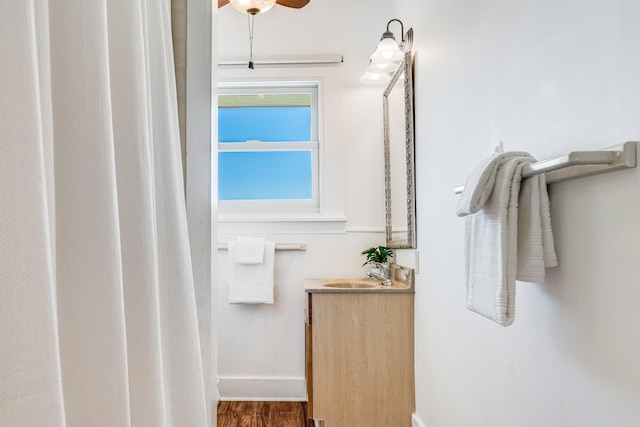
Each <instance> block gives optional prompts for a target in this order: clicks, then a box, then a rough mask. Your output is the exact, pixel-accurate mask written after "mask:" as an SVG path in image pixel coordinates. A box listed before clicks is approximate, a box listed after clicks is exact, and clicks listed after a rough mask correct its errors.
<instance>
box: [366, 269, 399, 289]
mask: <svg viewBox="0 0 640 427" xmlns="http://www.w3.org/2000/svg"><path fill="white" fill-rule="evenodd" d="M367 276H369V277H371V278H372V279H376V280H379V281H380V283H382V285H383V286H392V285H393V282H392V281H391V279H387V278H386V277H384V276H383V275H381V274H378V273H373V272H371V271H370V272H368V273H367Z"/></svg>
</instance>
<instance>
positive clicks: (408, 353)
mask: <svg viewBox="0 0 640 427" xmlns="http://www.w3.org/2000/svg"><path fill="white" fill-rule="evenodd" d="M310 295H312V299H310V301H309V302H310V305H311V302H312V304H313V311H312V323H311V324H310V325H309V326H310V331H309V335H310V348H307V350H309V351H310V354H309V361H308V363H307V368H308V369H310V370H311V375H310V378H311V386H312V389H311V390H312V391H311V393H310V399H312V400H310V402H309V408H310V409H309V410H310V411H312V413H313V418H315V419H319V420H324V426H325V427H360V426H362V427H402V426H407V427H409V426H411V414H412V412H414V410H415V397H414V363H413V354H414V351H413V293H314V294H310ZM311 332H312V333H311ZM309 362H312V364H311V365H310V364H309ZM309 385H310V384H309V383H307V387H309Z"/></svg>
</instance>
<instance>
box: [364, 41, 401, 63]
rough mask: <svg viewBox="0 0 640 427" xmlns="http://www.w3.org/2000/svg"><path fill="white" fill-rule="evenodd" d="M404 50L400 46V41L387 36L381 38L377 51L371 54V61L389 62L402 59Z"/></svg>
mask: <svg viewBox="0 0 640 427" xmlns="http://www.w3.org/2000/svg"><path fill="white" fill-rule="evenodd" d="M402 55H403V54H402V51H401V50H400V47H399V46H398V43H396V41H395V40H394V39H393V38H391V37H386V38H383V39H382V40H380V43H378V47H377V48H376V50H375V52H373V54H372V55H371V62H373V63H389V62H395V61H399V60H401V59H402Z"/></svg>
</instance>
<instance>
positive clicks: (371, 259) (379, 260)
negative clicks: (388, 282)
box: [362, 246, 393, 279]
mask: <svg viewBox="0 0 640 427" xmlns="http://www.w3.org/2000/svg"><path fill="white" fill-rule="evenodd" d="M362 255H365V256H366V257H367V260H366V261H365V263H364V264H362V266H365V265H367V264H373V265H374V266H375V267H376V268H378V269H379V273H380V274H382V276H383V277H385V278H387V279H388V278H389V265H388V264H387V260H388V259H389V257H392V256H393V249H391V248H388V247H386V246H377V247H376V246H374V247H372V248H369V249H367V250H364V251H362Z"/></svg>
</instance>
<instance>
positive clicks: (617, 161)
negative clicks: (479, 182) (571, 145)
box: [454, 141, 637, 194]
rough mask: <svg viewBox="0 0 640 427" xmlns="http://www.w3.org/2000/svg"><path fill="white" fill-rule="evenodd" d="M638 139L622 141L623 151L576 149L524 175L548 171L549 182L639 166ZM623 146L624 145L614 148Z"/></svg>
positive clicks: (529, 168)
mask: <svg viewBox="0 0 640 427" xmlns="http://www.w3.org/2000/svg"><path fill="white" fill-rule="evenodd" d="M636 144H637V142H636V141H629V142H625V143H624V144H622V146H621V148H622V150H621V151H619V150H618V151H615V150H614V151H609V150H603V151H574V152H571V153H569V154H567V155H565V156H561V157H556V158H554V159H548V160H543V161H540V162H536V163H532V164H530V165H527V166H525V167H524V168H523V169H522V177H523V178H529V177H530V176H533V175H537V174H540V173H546V174H547V184H552V183H554V182H560V181H566V180H569V179H575V178H581V177H585V176H591V175H598V174H601V173H606V172H613V171H617V170H621V169H627V168H635V167H636ZM612 148H620V146H616V147H612ZM463 190H464V186H461V187H457V188H456V189H455V190H454V191H455V193H456V194H460V193H462V191H463Z"/></svg>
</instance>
